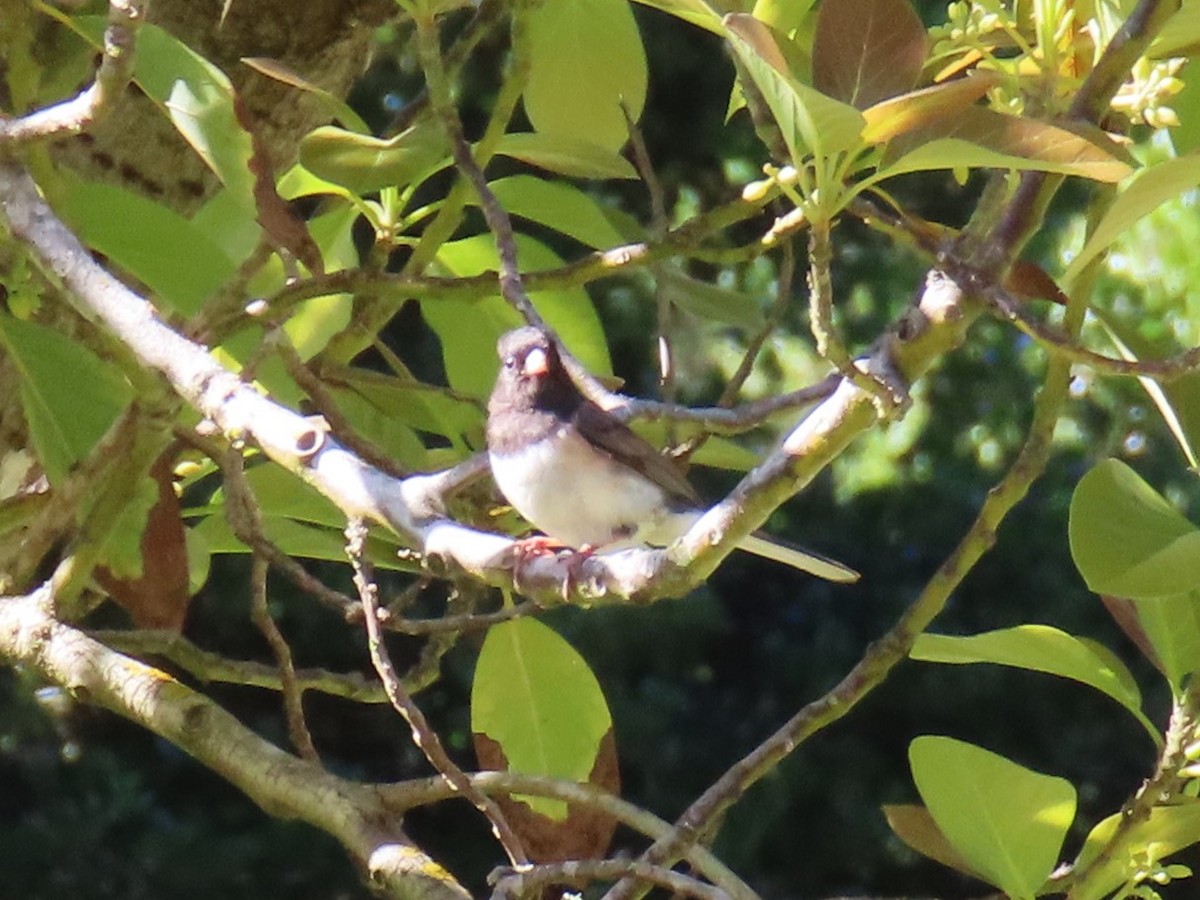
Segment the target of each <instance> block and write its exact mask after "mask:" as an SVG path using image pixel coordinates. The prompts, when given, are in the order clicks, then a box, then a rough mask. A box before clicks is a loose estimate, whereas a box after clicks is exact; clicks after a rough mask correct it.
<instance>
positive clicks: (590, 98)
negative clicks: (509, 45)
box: [525, 0, 646, 150]
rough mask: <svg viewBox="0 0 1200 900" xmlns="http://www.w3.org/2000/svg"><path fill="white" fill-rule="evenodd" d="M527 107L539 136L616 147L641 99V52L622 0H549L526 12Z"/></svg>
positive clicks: (643, 57)
mask: <svg viewBox="0 0 1200 900" xmlns="http://www.w3.org/2000/svg"><path fill="white" fill-rule="evenodd" d="M528 28H529V64H530V70H529V81H528V83H527V84H526V86H525V112H526V113H527V114H528V115H529V121H530V122H532V123H533V127H534V128H535V129H537V131H539V132H540V133H542V134H550V135H559V136H565V137H570V138H582V139H583V140H585V141H589V142H590V143H593V144H595V145H596V146H598V147H603V148H605V149H607V150H619V149H620V148H621V146H622V145H624V143H625V141H626V140H627V139H628V137H629V126H628V124H627V123H626V121H625V114H624V113H623V112H622V110H621V104H622V103H624V104H625V107H626V108H627V109H628V110H629V116H630V118H632V119H633V121H635V122H636V121H637V120H638V118H639V117H640V116H641V114H642V105H643V104H644V103H645V100H646V52H645V50H644V49H643V48H642V38H641V35H639V34H638V29H637V23H635V22H634V20H633V12H632V11H631V10H630V8H629V3H628V2H627V0H554V2H553V3H542V4H539V5H538V6H537V7H536V8H535V9H534V10H533V12H532V13H531V14H530V15H529V21H528Z"/></svg>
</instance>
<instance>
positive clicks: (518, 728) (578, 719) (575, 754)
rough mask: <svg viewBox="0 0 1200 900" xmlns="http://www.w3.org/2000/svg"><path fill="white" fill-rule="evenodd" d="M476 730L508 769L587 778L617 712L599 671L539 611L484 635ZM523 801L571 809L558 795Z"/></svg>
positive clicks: (474, 697)
mask: <svg viewBox="0 0 1200 900" xmlns="http://www.w3.org/2000/svg"><path fill="white" fill-rule="evenodd" d="M471 730H472V731H473V732H475V733H476V734H483V735H486V736H487V737H488V738H489V739H491V740H492V741H495V742H496V743H497V744H499V745H500V748H501V750H502V751H503V753H504V757H505V759H506V761H507V763H508V768H509V770H510V771H514V772H522V773H524V774H528V775H547V776H551V777H554V778H567V779H571V780H572V781H580V782H585V781H587V780H588V778H589V776H590V775H591V773H592V770H593V768H594V767H595V765H596V759H597V754H598V752H599V749H600V743H601V741H602V739H603V738H604V737H605V736H606V735H607V734H609V733H610V731H611V730H612V716H611V715H610V714H609V711H608V704H607V703H606V702H605V700H604V693H603V692H602V691H601V690H600V684H599V682H597V681H596V676H595V675H593V674H592V670H591V669H590V668H589V667H588V664H587V662H586V661H584V659H583V657H581V656H580V655H579V654H578V653H577V652H576V651H575V650H574V648H572V647H571V645H570V644H568V643H567V642H566V641H564V640H563V639H562V638H561V637H559V636H558V635H557V634H556V633H555V632H554V631H552V630H551V629H550V628H549V627H547V626H546V625H543V624H542V623H541V622H538V621H537V620H536V619H514V620H513V621H510V622H504V623H502V624H500V625H495V626H493V627H492V628H491V629H490V630H489V631H488V634H487V637H486V638H485V639H484V642H483V649H482V650H480V653H479V661H478V663H477V664H476V666H475V678H474V680H473V681H472V685H471ZM522 799H525V798H522ZM526 802H527V803H528V804H529V805H530V806H531V807H532V808H533V809H534V810H536V811H538V812H540V813H542V814H543V815H546V816H549V817H551V818H554V819H562V818H564V817H565V815H566V812H567V810H566V804H565V803H563V802H562V801H558V800H549V799H545V798H533V797H531V798H528V799H527V800H526Z"/></svg>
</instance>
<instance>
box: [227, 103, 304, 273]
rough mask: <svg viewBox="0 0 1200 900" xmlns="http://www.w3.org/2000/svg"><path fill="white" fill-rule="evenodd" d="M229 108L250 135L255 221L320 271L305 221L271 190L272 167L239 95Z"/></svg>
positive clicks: (272, 186)
mask: <svg viewBox="0 0 1200 900" xmlns="http://www.w3.org/2000/svg"><path fill="white" fill-rule="evenodd" d="M233 108H234V111H235V112H236V113H237V117H238V121H239V122H240V123H241V125H242V127H243V128H245V129H246V133H247V134H249V135H250V145H251V146H252V147H253V148H254V152H253V154H252V155H251V156H250V163H249V165H250V172H251V173H252V174H253V175H254V205H255V208H256V209H257V210H258V224H259V225H261V226H262V227H263V230H264V231H265V232H266V233H267V235H268V236H269V237H270V238H271V241H272V242H273V243H274V244H275V246H276V247H279V248H280V249H282V250H286V251H287V252H288V253H290V254H292V256H294V257H296V259H298V260H300V262H302V263H304V266H305V268H307V269H308V271H310V272H312V273H313V274H314V275H323V274H324V273H325V261H324V260H323V259H322V258H321V250H320V248H318V247H317V243H316V241H314V240H313V239H312V235H311V234H309V233H308V225H307V224H305V222H304V220H303V219H302V218H301V217H300V216H299V215H297V214H296V212H295V210H293V209H292V207H291V206H290V205H289V204H288V203H287V201H286V200H284V199H283V198H282V197H280V196H279V193H278V192H277V191H276V190H275V171H274V169H272V167H271V158H270V156H269V155H268V154H267V150H266V147H265V145H264V144H263V142H262V141H261V140H260V139H259V136H258V134H257V133H256V132H255V130H254V128H253V122H251V121H250V119H249V116H248V114H247V113H246V108H245V106H243V104H242V98H241V97H240V96H237V95H235V96H234V98H233Z"/></svg>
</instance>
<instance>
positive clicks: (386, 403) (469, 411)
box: [323, 368, 484, 451]
mask: <svg viewBox="0 0 1200 900" xmlns="http://www.w3.org/2000/svg"><path fill="white" fill-rule="evenodd" d="M323 374H324V375H325V378H326V381H327V383H329V384H330V386H331V389H332V390H333V393H334V396H335V397H336V396H341V395H349V394H353V395H354V396H357V397H361V398H362V399H363V401H364V402H366V403H369V404H371V406H372V407H374V408H375V409H378V410H379V411H380V412H381V413H383V414H384V415H387V416H390V417H392V418H393V419H395V420H396V421H398V422H401V423H403V424H404V425H407V426H408V427H410V428H414V429H416V430H418V431H424V432H427V433H429V434H436V435H441V436H442V437H445V438H447V439H448V440H449V441H450V443H451V444H453V445H454V446H455V447H456V448H458V449H459V450H461V451H466V450H467V449H469V447H468V443H467V441H466V440H465V438H466V436H468V435H480V434H482V430H483V419H484V416H483V410H482V409H481V407H480V405H479V404H478V403H476V402H471V401H469V400H467V399H465V398H462V397H455V396H454V395H453V394H452V393H451V392H450V391H448V390H446V389H445V388H441V387H436V386H433V385H427V384H422V383H420V382H411V383H410V382H401V381H399V380H398V379H395V378H392V377H390V376H387V375H380V374H379V373H376V372H368V371H364V370H360V369H351V368H347V369H342V370H338V371H328V370H325V371H323Z"/></svg>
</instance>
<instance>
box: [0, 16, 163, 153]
mask: <svg viewBox="0 0 1200 900" xmlns="http://www.w3.org/2000/svg"><path fill="white" fill-rule="evenodd" d="M149 5H150V4H149V0H109V4H108V27H107V28H105V29H104V48H103V50H102V51H101V55H100V68H99V69H97V70H96V77H95V79H94V80H93V81H92V83H91V85H89V86H88V87H87V88H86V89H85V90H84V91H83V93H81V94H79V95H77V96H75V97H73V98H72V99H70V100H64V101H63V102H62V103H56V104H55V105H54V106H49V107H46V108H44V109H40V110H37V111H36V112H32V113H29V114H27V115H24V116H21V117H19V118H13V119H8V118H4V117H0V151H7V150H10V149H12V148H16V147H20V146H22V145H24V144H29V143H32V142H34V141H44V140H49V139H52V138H57V137H64V136H69V135H74V134H79V133H80V132H83V131H87V130H88V129H89V128H91V127H92V125H94V124H95V123H96V122H98V121H99V120H100V119H101V118H102V117H103V116H104V115H106V114H107V113H108V111H109V110H110V109H112V107H113V106H114V105H115V104H116V102H117V100H118V99H119V98H120V96H121V93H122V91H124V90H125V87H126V85H128V84H129V80H130V78H132V77H133V63H134V52H133V51H134V43H135V40H136V38H137V30H138V26H139V25H141V23H142V21H143V20H144V19H145V17H146V10H147V7H148V6H149Z"/></svg>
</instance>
